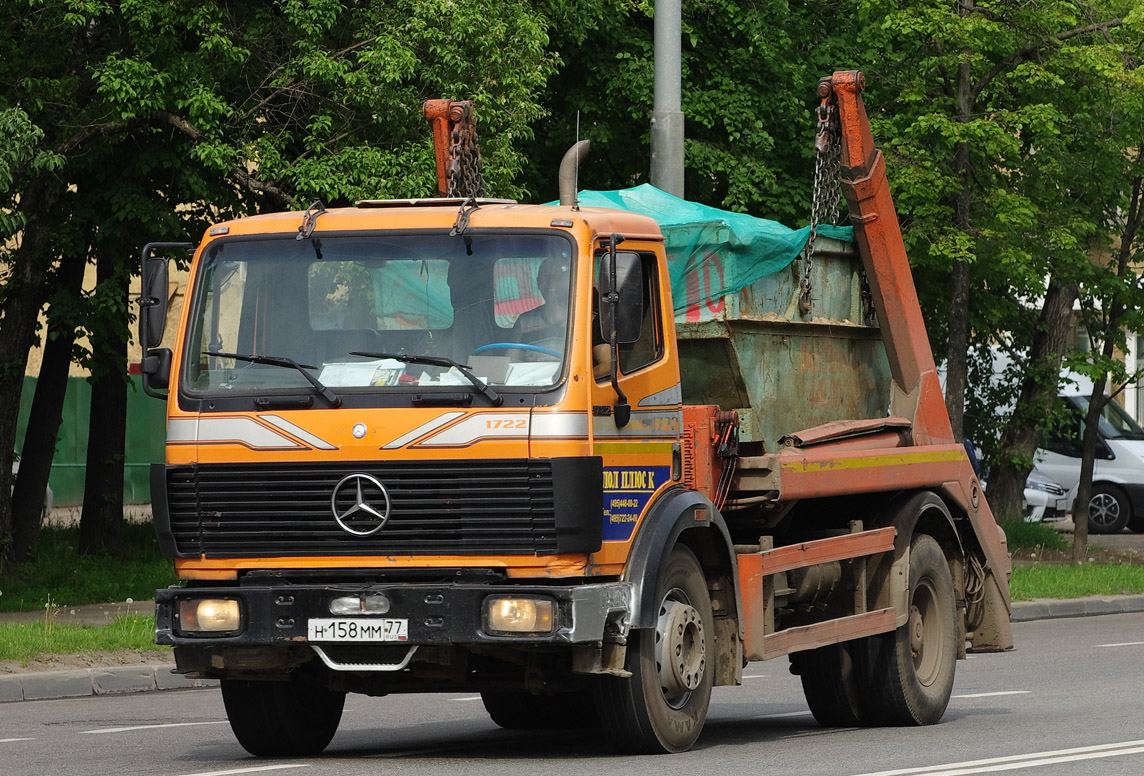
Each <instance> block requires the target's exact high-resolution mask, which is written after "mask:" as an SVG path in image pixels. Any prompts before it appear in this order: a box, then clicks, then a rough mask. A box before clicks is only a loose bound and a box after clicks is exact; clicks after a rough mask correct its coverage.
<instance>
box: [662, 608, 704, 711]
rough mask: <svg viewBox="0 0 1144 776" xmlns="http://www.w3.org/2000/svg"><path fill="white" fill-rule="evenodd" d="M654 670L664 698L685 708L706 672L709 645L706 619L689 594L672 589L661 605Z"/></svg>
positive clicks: (668, 702)
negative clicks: (705, 628) (705, 624)
mask: <svg viewBox="0 0 1144 776" xmlns="http://www.w3.org/2000/svg"><path fill="white" fill-rule="evenodd" d="M655 670H656V674H657V676H658V678H659V687H660V690H661V691H662V692H663V699H664V701H665V702H666V703H667V705H668V706H670V707H671V708H673V709H679V708H682V707H683V705H684V704H686V703H687V699H688V698H689V697H691V693H692V692H693V691H695V690H697V689H698V688H699V685H700V684H701V683H702V681H703V674H704V672H705V671H706V670H707V643H706V634H705V633H704V630H703V618H702V617H701V616H700V615H699V610H697V609H696V608H695V607H694V606H692V605H691V603H690V601H689V600H688V598H687V594H686V593H684V592H683V591H682V590H680V589H679V588H672V589H671V590H669V591H668V592H667V595H665V596H664V597H663V601H662V602H661V603H660V605H659V620H658V621H657V623H656V627H655Z"/></svg>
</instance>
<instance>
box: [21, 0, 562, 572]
mask: <svg viewBox="0 0 1144 776" xmlns="http://www.w3.org/2000/svg"><path fill="white" fill-rule="evenodd" d="M546 42H547V38H546V31H545V20H544V18H543V17H541V16H538V15H537V14H535V13H532V12H531V9H530V8H528V7H525V6H522V5H519V4H514V3H502V4H497V3H494V4H487V3H478V2H476V1H475V0H457V1H456V2H452V3H449V4H444V5H443V4H440V3H436V2H429V0H397V1H396V2H382V1H381V0H377V1H376V2H371V3H364V4H358V3H345V2H339V1H338V0H309V1H306V0H281V1H280V2H253V3H245V4H237V5H236V4H227V3H221V2H211V1H210V0H208V1H207V2H187V1H186V0H178V1H177V2H161V1H160V0H143V2H136V3H130V4H127V3H103V4H92V3H87V2H83V1H82V0H65V1H64V2H60V3H52V4H46V3H43V4H41V3H39V2H33V3H30V4H28V5H27V6H26V7H24V8H23V9H22V13H18V14H14V15H10V16H8V17H6V18H5V21H4V22H0V54H3V58H2V60H0V84H3V91H2V92H0V111H3V113H0V122H2V123H0V126H2V127H3V128H5V129H9V128H10V129H11V131H9V132H5V133H4V139H3V140H2V141H0V143H3V145H2V146H0V165H3V164H5V163H6V164H7V173H6V176H5V177H2V178H0V182H2V183H4V184H5V185H4V187H3V189H2V191H3V193H4V196H5V204H6V208H5V209H4V210H3V213H4V214H5V215H6V217H7V219H8V220H7V221H3V222H2V223H0V227H2V228H3V229H4V235H3V236H5V237H15V236H17V235H19V239H18V240H17V241H15V242H14V243H13V246H14V247H9V248H5V249H4V252H3V253H0V263H2V266H3V267H4V270H5V272H4V273H3V274H2V275H0V390H2V391H3V394H4V395H5V397H7V398H9V399H10V401H8V402H6V403H5V404H4V405H3V406H0V448H3V447H8V448H9V449H12V448H14V446H15V441H16V440H15V422H16V413H17V410H18V407H19V394H20V387H21V383H22V377H23V371H24V365H25V363H26V360H27V353H28V350H29V349H30V347H31V346H32V344H33V343H34V342H35V340H36V315H37V313H38V312H39V310H40V309H41V308H42V306H43V304H44V302H45V301H46V297H47V279H48V278H49V277H50V273H51V267H52V265H53V261H54V260H55V259H56V258H57V257H58V256H60V255H61V254H60V252H59V250H58V249H57V246H55V245H54V244H53V234H54V232H53V226H54V225H55V222H54V221H53V220H52V219H53V217H54V218H58V217H59V216H58V214H57V213H56V211H55V210H54V208H53V206H54V204H55V203H56V202H57V201H59V200H60V199H61V197H63V196H64V195H65V194H67V193H69V192H71V191H74V193H75V196H69V198H68V201H69V203H73V204H72V207H73V211H72V212H74V213H83V214H84V215H83V216H81V217H85V218H91V219H92V223H95V224H96V225H97V229H96V231H95V233H94V234H93V236H92V239H91V243H90V246H89V248H90V250H91V252H92V255H93V256H98V257H99V259H100V261H101V262H102V261H103V260H104V256H105V255H106V257H107V260H109V261H111V262H112V263H113V264H119V265H122V266H129V267H131V268H132V269H133V268H134V265H135V263H136V262H137V260H138V259H137V257H138V249H139V247H140V246H141V245H142V243H143V242H145V241H146V240H147V239H148V238H150V237H159V238H166V239H177V238H180V237H184V236H187V235H192V234H195V233H196V232H200V231H201V230H202V228H203V227H204V225H205V224H207V223H209V222H212V221H216V220H220V219H225V218H228V217H230V216H233V215H238V214H242V213H249V212H258V211H259V210H260V209H265V208H275V209H277V208H281V207H283V206H293V205H299V204H305V202H308V201H309V200H310V199H311V198H313V197H322V198H323V199H325V200H326V201H327V203H328V204H345V203H349V202H352V201H353V200H355V199H358V198H377V197H387V196H402V197H409V196H419V195H428V194H431V193H432V192H433V190H434V166H433V161H432V147H431V141H430V139H429V138H430V134H429V131H428V127H427V126H426V125H425V123H424V121H423V119H422V118H421V115H420V105H421V101H422V100H423V99H424V98H426V97H437V96H445V97H454V98H469V99H473V100H474V101H475V103H476V106H477V111H478V116H479V117H480V121H481V127H482V130H483V132H484V133H485V135H484V138H485V139H484V141H483V143H482V149H483V151H484V155H485V159H486V163H487V171H486V175H485V179H486V184H487V186H488V188H489V190H490V193H493V194H495V195H499V196H514V195H517V194H518V193H519V192H520V189H519V187H518V186H517V185H516V184H515V183H514V176H515V175H516V174H517V173H518V171H519V170H520V169H521V167H522V165H523V156H522V154H521V152H520V150H519V144H520V142H521V141H522V140H523V139H525V138H527V137H528V136H529V133H530V129H529V125H530V122H532V121H535V120H536V119H537V118H538V117H539V116H540V115H541V114H542V113H543V109H542V107H541V106H540V104H539V103H538V101H537V100H536V98H535V95H536V93H537V92H538V91H539V89H540V88H541V87H542V86H543V84H544V81H545V78H546V77H547V75H548V74H549V73H550V72H551V70H552V68H553V66H554V62H555V60H554V59H553V58H552V57H551V56H550V55H549V54H548V53H547V52H546V50H545V44H546ZM113 172H116V173H121V174H119V175H112V174H109V173H113ZM101 173H102V174H104V175H103V179H102V184H101V185H93V182H94V181H98V180H100V178H99V176H100V174H101ZM0 220H2V219H0ZM105 252H106V253H105ZM86 258H91V256H89V257H85V259H86ZM120 274H121V273H120ZM117 276H118V275H117ZM99 299H102V295H100V296H97V297H96V300H97V302H98V300H99ZM121 314H122V312H121ZM123 325H126V321H123ZM116 349H118V346H116ZM96 358H100V356H99V355H97V356H96ZM114 358H115V360H119V357H118V356H116V357H114ZM123 366H124V365H123V364H122V362H121V361H120V363H119V364H118V365H117V366H114V367H113V370H118V372H119V375H120V376H121V375H122V371H123ZM93 414H94V413H93ZM115 414H116V415H118V417H110V416H109V417H107V418H106V420H107V421H108V422H109V423H111V424H115V425H121V424H122V412H121V411H119V410H117V411H116V413H115ZM0 472H2V473H0V543H3V542H6V541H7V542H9V543H8V544H7V545H6V546H5V548H4V555H3V557H4V558H6V559H7V560H8V561H12V560H13V559H14V555H13V547H12V546H11V544H10V539H11V537H12V535H13V525H12V512H11V501H10V497H9V484H10V482H11V475H10V472H8V471H7V470H5V469H4V468H3V467H0ZM103 482H106V480H103Z"/></svg>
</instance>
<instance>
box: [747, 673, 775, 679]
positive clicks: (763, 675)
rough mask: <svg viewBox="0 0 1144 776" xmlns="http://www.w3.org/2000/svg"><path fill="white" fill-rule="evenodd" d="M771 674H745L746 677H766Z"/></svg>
mask: <svg viewBox="0 0 1144 776" xmlns="http://www.w3.org/2000/svg"><path fill="white" fill-rule="evenodd" d="M768 676H770V674H743V678H744V679H766V678H767V677H768Z"/></svg>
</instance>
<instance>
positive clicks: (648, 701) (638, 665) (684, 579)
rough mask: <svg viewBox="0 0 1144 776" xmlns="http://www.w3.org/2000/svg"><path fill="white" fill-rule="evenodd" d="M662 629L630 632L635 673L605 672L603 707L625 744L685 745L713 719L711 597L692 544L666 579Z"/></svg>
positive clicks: (648, 748) (678, 552)
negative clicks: (709, 715) (710, 715)
mask: <svg viewBox="0 0 1144 776" xmlns="http://www.w3.org/2000/svg"><path fill="white" fill-rule="evenodd" d="M658 599H659V601H660V605H659V612H658V621H657V625H656V628H655V630H654V631H653V630H637V631H632V632H631V633H630V634H629V636H628V651H627V663H626V668H627V670H628V671H630V672H631V676H629V677H613V676H602V677H599V678H598V683H597V685H596V710H597V713H598V714H599V718H600V722H601V724H602V725H603V727H604V730H605V732H606V733H607V735H608V737H609V738H610V739H611V741H612V743H613V744H614V745H615V747H616V748H617V749H619V750H620V751H622V752H626V753H630V754H663V753H667V752H683V751H686V750H687V749H689V748H690V747H691V745H692V744H694V743H695V740H696V739H697V738H698V737H699V733H700V732H701V731H702V730H703V723H704V722H705V721H706V720H707V708H708V706H709V705H710V703H711V686H712V684H713V674H714V665H713V662H712V661H713V660H714V649H713V645H714V632H713V625H712V615H711V597H710V594H709V593H708V591H707V582H706V580H705V579H704V576H703V570H702V569H701V568H700V567H699V562H698V561H697V560H696V559H695V555H693V554H692V552H691V550H689V549H687V548H686V547H683V546H677V547H676V548H674V549H673V550H672V551H671V556H670V557H669V558H668V562H667V567H666V569H665V571H664V574H663V577H662V578H661V579H660V581H659V589H658Z"/></svg>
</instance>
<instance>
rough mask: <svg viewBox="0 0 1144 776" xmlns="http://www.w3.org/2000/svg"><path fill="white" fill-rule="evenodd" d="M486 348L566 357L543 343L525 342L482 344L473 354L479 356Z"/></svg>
mask: <svg viewBox="0 0 1144 776" xmlns="http://www.w3.org/2000/svg"><path fill="white" fill-rule="evenodd" d="M486 350H528V351H531V352H533V353H543V354H544V355H546V356H552V357H553V358H555V359H560V358H563V357H564V356H563V355H562V354H561V353H560V352H559V351H556V350H553V349H552V348H546V347H544V346H543V345H529V344H526V343H524V342H490V343H489V344H488V345H481V346H480V347H479V348H477V349H476V350H474V351H473V355H474V356H479V355H480V354H481V353H484V352H485V351H486Z"/></svg>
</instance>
